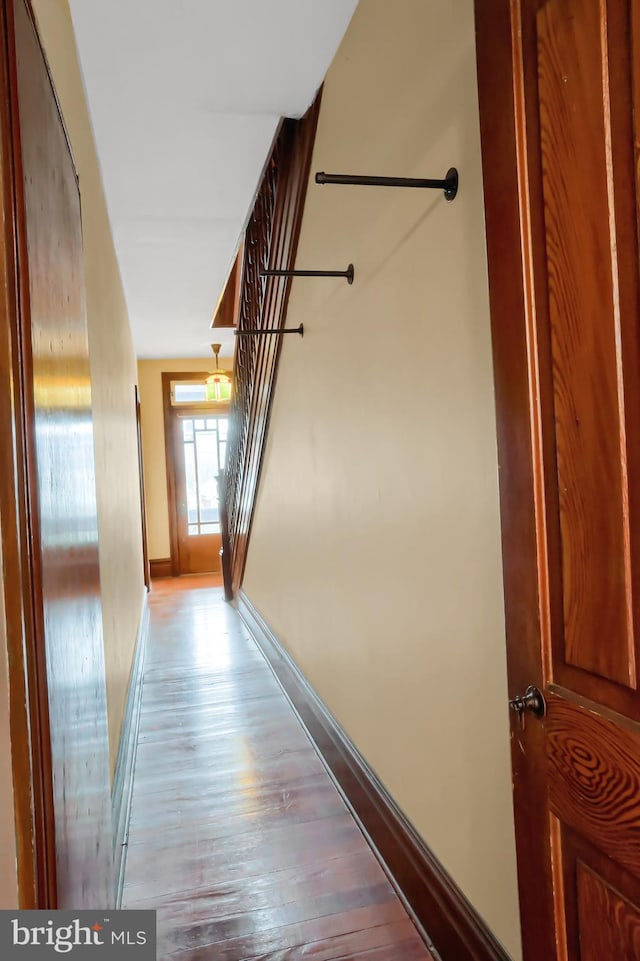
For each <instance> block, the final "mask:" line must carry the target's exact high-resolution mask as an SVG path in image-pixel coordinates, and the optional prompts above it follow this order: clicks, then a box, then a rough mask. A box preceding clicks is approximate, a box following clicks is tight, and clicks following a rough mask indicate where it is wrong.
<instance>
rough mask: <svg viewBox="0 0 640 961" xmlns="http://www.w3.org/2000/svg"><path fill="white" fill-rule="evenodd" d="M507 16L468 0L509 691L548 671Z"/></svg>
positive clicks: (531, 937) (540, 816)
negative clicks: (473, 45) (475, 75)
mask: <svg viewBox="0 0 640 961" xmlns="http://www.w3.org/2000/svg"><path fill="white" fill-rule="evenodd" d="M512 16H513V18H514V19H517V12H516V4H513V3H512V2H510V0H475V21H476V52H477V70H478V95H479V108H480V133H481V146H482V166H483V181H484V202H485V218H486V236H487V258H488V273H489V298H490V312H491V333H492V349H493V373H494V385H495V405H496V426H497V444H498V464H499V489H500V517H501V536H502V559H503V583H504V604H505V626H506V638H507V676H508V685H509V696H510V697H513V696H514V695H515V694H517V693H522V692H524V691H525V690H526V688H527V686H528V685H529V684H535V685H536V686H537V687H538V688H540V689H541V690H542V689H543V688H544V682H545V676H546V675H547V674H548V666H547V665H546V663H545V662H544V660H543V654H542V650H543V645H542V631H543V630H544V629H545V624H544V613H543V611H544V609H545V605H544V603H543V601H544V598H545V596H546V592H547V589H548V585H547V583H546V580H545V575H544V571H545V569H546V560H545V557H543V556H541V555H540V550H541V547H540V545H544V543H545V540H546V538H545V523H546V521H545V509H544V488H545V478H544V476H543V474H542V471H541V470H540V468H539V467H537V466H536V465H539V464H541V463H543V457H542V445H543V440H542V431H541V417H542V403H543V402H542V400H541V396H540V392H539V390H538V387H537V378H538V374H539V372H538V371H537V369H536V361H535V347H534V345H535V340H536V337H537V332H536V329H535V316H534V310H533V304H534V298H535V290H534V279H533V269H532V259H533V251H532V240H531V235H530V229H529V228H530V222H529V218H530V212H529V205H528V194H527V189H526V185H525V183H524V181H521V176H520V171H521V170H526V144H525V143H523V142H521V139H520V136H519V134H518V130H517V119H518V118H519V117H520V116H524V113H523V111H524V101H523V97H524V90H523V80H522V59H521V57H519V55H518V53H519V51H520V47H519V43H520V40H519V30H518V27H519V25H518V23H517V22H512ZM514 51H515V53H514ZM547 394H548V392H547ZM539 572H540V573H539ZM532 612H538V614H539V616H537V617H535V616H532ZM505 710H506V705H505ZM526 736H527V742H528V747H529V748H530V750H529V751H528V754H529V759H528V760H527V759H526V758H525V755H524V752H523V750H522V749H521V746H520V743H519V739H518V737H517V734H516V736H515V737H512V739H511V763H512V772H513V786H514V791H513V795H514V811H515V830H516V851H517V865H518V886H519V896H520V911H521V922H522V935H523V944H524V952H525V958H552V957H554V956H555V930H553V929H550V927H549V924H548V923H546V922H547V921H548V919H552V918H553V917H554V910H555V901H554V866H553V865H552V863H551V825H550V824H549V819H548V817H547V816H546V812H545V810H544V808H543V807H542V805H537V804H536V799H537V798H538V797H539V796H540V794H539V792H540V790H541V785H542V779H543V777H544V772H543V771H542V770H538V769H536V768H535V767H534V765H533V764H532V763H531V760H530V758H531V756H532V755H534V754H536V755H537V756H538V757H543V756H544V747H543V741H544V736H545V735H544V728H543V725H530V726H529V727H528V729H527V735H526ZM532 877H533V878H535V879H536V883H535V885H534V884H532V883H531V879H532ZM558 880H559V879H558Z"/></svg>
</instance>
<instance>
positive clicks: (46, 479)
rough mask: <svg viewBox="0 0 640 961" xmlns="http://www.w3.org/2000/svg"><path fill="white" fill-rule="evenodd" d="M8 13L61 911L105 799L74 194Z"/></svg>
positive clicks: (93, 856) (85, 859)
mask: <svg viewBox="0 0 640 961" xmlns="http://www.w3.org/2000/svg"><path fill="white" fill-rule="evenodd" d="M9 7H10V24H13V26H14V30H15V36H14V39H13V42H14V44H15V51H16V59H15V73H14V75H13V77H12V82H13V86H14V97H15V98H16V101H17V108H18V111H17V116H14V123H16V121H17V120H19V129H18V126H17V125H16V126H15V128H14V132H13V133H14V143H15V163H16V180H17V183H16V190H17V196H18V203H17V209H18V224H19V228H18V241H19V244H18V270H19V275H20V314H21V316H20V322H21V327H22V330H21V333H22V340H23V343H22V345H21V346H22V363H23V373H24V404H25V419H26V425H27V436H28V439H29V450H28V462H29V463H28V467H29V486H30V490H29V502H30V526H31V538H32V545H33V552H34V554H33V563H34V566H35V574H34V581H35V584H36V585H38V587H37V589H36V591H35V592H34V607H35V618H36V622H37V624H38V633H39V644H40V653H41V656H42V658H43V659H44V661H45V662H46V676H47V688H48V707H49V716H50V727H51V753H52V762H53V796H54V819H55V846H56V870H57V889H58V892H57V893H58V907H60V908H74V909H75V908H85V907H101V908H106V907H109V906H110V905H111V904H112V903H113V883H112V835H111V791H110V773H109V753H108V739H107V704H106V686H105V667H104V649H103V637H102V609H101V599H100V575H99V567H98V531H97V511H96V489H95V465H94V450H93V430H92V415H91V382H90V373H89V354H88V343H87V321H86V312H85V301H84V277H83V256H82V232H81V221H80V197H79V193H78V184H77V181H76V175H75V169H74V165H73V161H72V158H71V154H70V151H69V147H68V144H67V140H66V136H65V132H64V128H63V125H62V122H61V119H60V115H59V113H58V108H57V103H56V99H55V95H54V92H53V89H52V86H51V81H50V78H49V75H48V72H47V68H46V64H45V61H44V58H43V55H42V52H41V50H40V47H39V44H38V40H37V36H36V33H35V29H34V26H33V23H32V21H31V17H30V14H29V12H28V11H27V8H26V6H25V3H24V0H15V2H12V3H11V4H10V5H9ZM11 14H13V16H12V17H11ZM10 42H11V30H10ZM42 906H43V907H44V905H42Z"/></svg>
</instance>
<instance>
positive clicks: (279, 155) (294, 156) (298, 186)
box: [222, 95, 320, 597]
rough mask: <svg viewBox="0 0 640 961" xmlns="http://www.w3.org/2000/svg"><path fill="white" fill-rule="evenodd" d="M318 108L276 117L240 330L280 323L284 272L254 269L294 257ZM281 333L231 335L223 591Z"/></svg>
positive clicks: (279, 265) (247, 502) (237, 549)
mask: <svg viewBox="0 0 640 961" xmlns="http://www.w3.org/2000/svg"><path fill="white" fill-rule="evenodd" d="M319 110H320V95H318V97H317V98H316V100H315V102H314V104H313V106H312V107H310V109H309V111H308V112H307V114H306V115H305V116H304V117H303V118H302V120H285V121H284V122H283V123H282V125H281V128H280V132H279V135H278V137H277V139H276V142H275V144H274V147H273V150H272V153H271V156H270V157H269V160H268V162H267V164H266V167H265V171H264V175H263V178H262V181H261V183H260V187H259V188H258V192H257V195H256V199H255V203H254V207H253V211H252V213H251V217H250V218H249V222H248V225H247V228H246V232H245V237H244V254H243V263H242V279H241V282H240V296H239V305H238V318H237V327H238V330H240V331H242V330H274V331H275V330H282V329H283V328H284V327H285V323H286V315H287V304H288V300H289V293H290V289H291V278H290V277H285V278H280V277H271V276H269V277H262V276H261V271H264V270H292V269H293V267H294V265H295V259H296V250H297V246H298V238H299V235H300V225H301V222H302V212H303V208H304V201H305V196H306V190H307V183H308V180H309V172H310V168H311V154H312V150H313V143H314V139H315V132H316V126H317V122H318V114H319ZM281 340H282V338H281V337H278V336H273V337H267V336H265V337H238V338H237V340H236V349H235V358H234V396H233V401H232V405H231V415H230V420H229V443H228V454H227V461H226V468H225V475H224V509H223V511H222V522H223V572H224V573H225V594H226V596H227V597H231V596H236V595H237V593H238V591H239V589H240V587H241V585H242V578H243V575H244V568H245V563H246V558H247V549H248V544H249V536H250V533H251V523H252V520H253V512H254V506H255V499H256V493H257V489H258V482H259V478H260V468H261V464H262V456H263V452H264V445H265V442H266V436H267V427H268V422H269V414H270V411H271V403H272V399H273V393H274V388H275V382H276V375H277V370H278V361H279V359H280V350H281ZM225 527H226V530H225V529H224V528H225ZM225 545H226V550H227V552H228V556H227V557H226V558H225V557H224V551H225Z"/></svg>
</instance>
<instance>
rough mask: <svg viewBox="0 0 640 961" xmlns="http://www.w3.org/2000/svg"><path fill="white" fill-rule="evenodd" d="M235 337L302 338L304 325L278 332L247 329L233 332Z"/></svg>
mask: <svg viewBox="0 0 640 961" xmlns="http://www.w3.org/2000/svg"><path fill="white" fill-rule="evenodd" d="M234 334H235V335H236V337H244V336H245V335H249V336H251V337H264V336H266V334H300V336H301V337H304V325H303V324H300V326H299V327H282V328H280V330H278V329H277V328H274V329H273V330H256V329H255V328H247V329H246V330H237V329H236V330H234Z"/></svg>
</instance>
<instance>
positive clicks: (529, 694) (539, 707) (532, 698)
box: [509, 684, 547, 720]
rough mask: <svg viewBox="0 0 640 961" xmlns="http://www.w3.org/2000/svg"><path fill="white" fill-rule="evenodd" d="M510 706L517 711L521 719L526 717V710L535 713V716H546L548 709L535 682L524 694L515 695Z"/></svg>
mask: <svg viewBox="0 0 640 961" xmlns="http://www.w3.org/2000/svg"><path fill="white" fill-rule="evenodd" d="M509 707H510V708H511V710H512V711H515V712H516V714H517V715H518V717H519V718H520V719H521V720H522V718H523V717H524V713H525V711H527V712H528V713H529V714H533V715H534V716H535V717H544V715H545V714H546V711H547V705H546V703H545V699H544V697H543V696H542V694H541V693H540V691H539V690H538V688H537V687H534V686H533V684H530V685H529V687H528V688H527V689H526V691H525V692H524V694H517V695H516V696H515V697H512V698H511V700H510V701H509Z"/></svg>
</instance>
